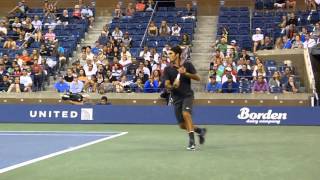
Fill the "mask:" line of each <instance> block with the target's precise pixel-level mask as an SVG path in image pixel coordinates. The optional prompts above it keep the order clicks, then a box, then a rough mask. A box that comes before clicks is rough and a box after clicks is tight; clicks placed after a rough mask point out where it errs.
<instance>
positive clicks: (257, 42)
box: [252, 28, 264, 53]
mask: <svg viewBox="0 0 320 180" xmlns="http://www.w3.org/2000/svg"><path fill="white" fill-rule="evenodd" d="M263 39H264V35H263V34H262V33H261V29H260V28H256V33H255V34H253V35H252V41H253V53H255V52H257V50H258V49H260V46H261V45H263V44H264V42H263Z"/></svg>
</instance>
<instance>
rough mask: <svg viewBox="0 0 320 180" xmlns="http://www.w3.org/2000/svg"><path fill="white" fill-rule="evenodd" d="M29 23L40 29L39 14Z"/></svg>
mask: <svg viewBox="0 0 320 180" xmlns="http://www.w3.org/2000/svg"><path fill="white" fill-rule="evenodd" d="M31 24H32V25H33V27H34V28H35V29H37V30H41V29H42V21H40V19H39V16H37V15H36V16H34V20H33V21H32V22H31Z"/></svg>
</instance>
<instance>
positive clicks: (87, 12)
mask: <svg viewBox="0 0 320 180" xmlns="http://www.w3.org/2000/svg"><path fill="white" fill-rule="evenodd" d="M81 15H82V17H92V16H93V12H92V11H91V9H82V10H81Z"/></svg>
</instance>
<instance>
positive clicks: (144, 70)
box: [136, 62, 150, 77]
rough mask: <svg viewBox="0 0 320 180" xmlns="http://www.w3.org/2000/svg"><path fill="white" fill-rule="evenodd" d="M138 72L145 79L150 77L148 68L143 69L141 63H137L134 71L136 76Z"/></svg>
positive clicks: (143, 66)
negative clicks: (137, 65) (145, 76)
mask: <svg viewBox="0 0 320 180" xmlns="http://www.w3.org/2000/svg"><path fill="white" fill-rule="evenodd" d="M140 72H142V73H143V74H145V75H147V77H149V76H150V70H149V68H147V67H145V65H144V63H143V62H140V63H139V67H138V68H137V70H136V75H138V74H139V73H140Z"/></svg>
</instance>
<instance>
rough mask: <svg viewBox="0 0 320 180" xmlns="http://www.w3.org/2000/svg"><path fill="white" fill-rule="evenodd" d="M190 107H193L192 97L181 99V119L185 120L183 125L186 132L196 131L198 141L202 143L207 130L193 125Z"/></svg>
mask: <svg viewBox="0 0 320 180" xmlns="http://www.w3.org/2000/svg"><path fill="white" fill-rule="evenodd" d="M192 107H193V98H192V97H190V98H185V99H184V101H183V105H182V108H183V112H182V114H183V119H184V122H185V126H186V129H187V131H188V132H196V133H197V134H198V136H199V143H200V144H203V143H204V142H205V135H206V133H207V130H206V129H205V128H200V127H198V126H195V125H193V121H192Z"/></svg>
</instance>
